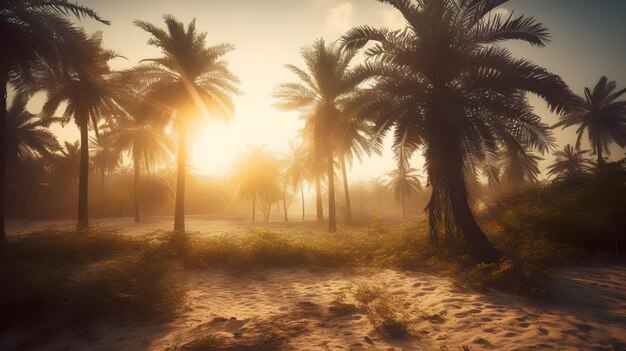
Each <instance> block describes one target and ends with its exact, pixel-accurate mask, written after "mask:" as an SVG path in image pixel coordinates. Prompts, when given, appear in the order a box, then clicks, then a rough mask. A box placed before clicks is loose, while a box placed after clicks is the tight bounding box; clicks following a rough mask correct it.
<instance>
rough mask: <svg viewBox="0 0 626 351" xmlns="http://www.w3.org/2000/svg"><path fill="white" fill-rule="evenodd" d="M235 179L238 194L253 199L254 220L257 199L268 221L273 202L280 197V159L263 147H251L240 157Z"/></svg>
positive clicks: (243, 197) (241, 197)
mask: <svg viewBox="0 0 626 351" xmlns="http://www.w3.org/2000/svg"><path fill="white" fill-rule="evenodd" d="M233 181H234V183H235V184H236V186H237V187H238V191H237V196H238V197H239V198H240V199H250V200H252V222H254V221H255V220H256V207H257V200H259V202H261V206H260V207H261V209H262V211H263V215H264V217H265V220H266V221H267V220H268V219H269V210H270V207H271V205H272V203H274V202H275V201H277V200H278V199H279V198H280V195H279V194H280V186H279V183H280V165H279V162H278V160H277V159H276V158H275V157H274V156H273V155H271V154H270V153H269V152H267V151H266V150H265V149H264V148H262V147H257V148H250V149H248V151H247V152H246V153H244V154H241V155H240V156H239V157H238V161H237V163H236V165H235V175H234V176H233Z"/></svg>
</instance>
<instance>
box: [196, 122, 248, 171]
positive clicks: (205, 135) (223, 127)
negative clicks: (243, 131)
mask: <svg viewBox="0 0 626 351" xmlns="http://www.w3.org/2000/svg"><path fill="white" fill-rule="evenodd" d="M200 128H201V129H200V130H199V131H197V134H196V135H195V136H194V138H193V140H191V147H190V150H191V155H190V156H191V157H190V164H191V166H192V168H194V169H195V170H196V171H197V172H198V173H200V174H203V175H211V176H217V177H219V176H224V175H226V174H228V171H229V169H230V167H231V164H232V162H233V160H234V159H236V156H237V152H238V151H239V150H240V149H241V148H242V146H241V145H240V140H242V139H241V137H240V135H239V133H240V131H239V130H238V129H236V128H233V127H232V125H229V124H227V123H223V122H216V121H210V122H206V123H203V124H202V127H200Z"/></svg>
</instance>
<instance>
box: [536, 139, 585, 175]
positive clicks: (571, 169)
mask: <svg viewBox="0 0 626 351" xmlns="http://www.w3.org/2000/svg"><path fill="white" fill-rule="evenodd" d="M587 153H589V150H576V149H574V148H573V147H572V146H571V145H570V144H567V145H565V147H564V148H563V150H558V151H556V152H555V153H554V157H555V159H554V163H553V164H551V165H550V166H548V176H555V178H556V179H564V178H571V177H580V176H581V175H583V174H585V173H587V172H589V171H590V170H591V169H592V168H593V167H594V166H595V164H594V163H593V161H591V160H589V159H587V158H585V155H586V154H587Z"/></svg>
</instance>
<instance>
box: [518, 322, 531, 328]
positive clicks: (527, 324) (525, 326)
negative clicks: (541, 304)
mask: <svg viewBox="0 0 626 351" xmlns="http://www.w3.org/2000/svg"><path fill="white" fill-rule="evenodd" d="M519 326H520V327H522V328H528V326H530V323H527V322H523V323H520V324H519Z"/></svg>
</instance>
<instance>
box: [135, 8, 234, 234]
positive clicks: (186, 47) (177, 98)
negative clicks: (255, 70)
mask: <svg viewBox="0 0 626 351" xmlns="http://www.w3.org/2000/svg"><path fill="white" fill-rule="evenodd" d="M163 18H164V20H165V25H166V29H161V28H159V27H156V26H155V25H153V24H151V23H148V22H144V21H135V25H137V26H138V27H139V28H141V29H143V30H145V31H146V32H148V33H149V34H150V35H151V37H150V39H149V40H148V44H149V45H152V46H155V47H157V48H159V49H160V50H161V52H162V54H163V56H161V57H158V58H152V59H145V60H144V61H145V62H146V63H144V64H141V65H139V66H137V67H135V68H132V69H130V70H127V71H126V72H125V74H126V76H127V78H128V79H130V80H131V81H134V82H136V83H138V84H139V85H141V86H142V89H140V94H141V96H143V98H144V99H145V101H146V103H147V105H146V106H147V107H151V108H150V109H147V110H148V111H149V113H152V114H156V113H160V114H161V115H165V116H166V117H167V118H171V119H172V120H173V122H174V126H175V128H176V131H177V134H178V174H177V185H176V209H175V214H174V229H175V230H177V231H184V230H185V168H186V166H187V146H188V145H187V143H188V134H189V133H190V132H191V131H192V130H193V127H194V126H197V123H198V122H199V121H202V119H203V118H206V117H212V118H224V119H230V118H231V117H232V114H233V111H234V104H233V101H232V97H233V96H234V95H237V94H239V90H238V88H237V85H238V79H237V78H236V77H235V76H234V75H233V74H232V73H231V72H230V70H229V69H228V66H227V64H226V62H225V61H223V60H222V56H224V55H225V54H227V53H228V52H230V51H232V50H233V47H232V45H230V44H219V45H215V46H207V45H206V33H200V32H198V31H197V30H196V22H195V20H194V21H191V23H189V25H188V26H187V27H186V28H185V26H184V25H183V23H182V22H179V21H177V20H176V19H175V18H174V17H172V16H169V15H168V16H164V17H163ZM207 152H219V151H218V150H207Z"/></svg>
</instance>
